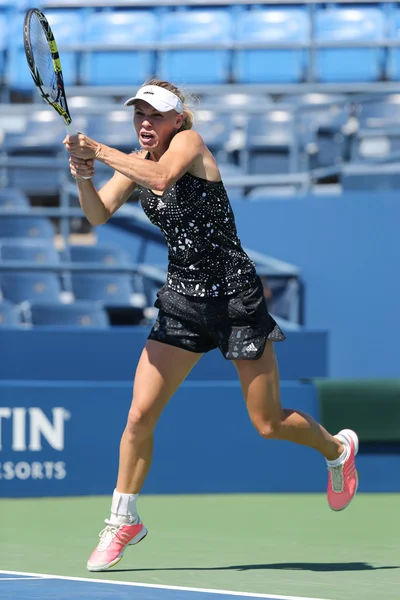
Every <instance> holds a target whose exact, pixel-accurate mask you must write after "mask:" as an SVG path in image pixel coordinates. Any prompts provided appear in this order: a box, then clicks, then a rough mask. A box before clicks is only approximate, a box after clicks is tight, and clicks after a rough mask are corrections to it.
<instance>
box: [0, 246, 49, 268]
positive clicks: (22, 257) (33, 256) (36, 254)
mask: <svg viewBox="0 0 400 600" xmlns="http://www.w3.org/2000/svg"><path fill="white" fill-rule="evenodd" d="M7 260H18V261H28V262H35V263H37V264H46V263H58V262H59V260H60V258H59V254H58V252H57V250H56V249H55V247H54V246H53V244H52V243H51V242H48V243H45V242H44V241H43V240H37V241H36V240H15V241H11V242H5V243H4V242H1V240H0V261H7ZM0 267H1V262H0Z"/></svg>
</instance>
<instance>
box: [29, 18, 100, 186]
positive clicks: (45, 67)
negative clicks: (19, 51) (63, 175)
mask: <svg viewBox="0 0 400 600" xmlns="http://www.w3.org/2000/svg"><path fill="white" fill-rule="evenodd" d="M24 48H25V54H26V59H27V61H28V66H29V70H30V72H31V75H32V79H33V82H34V84H35V85H36V87H37V88H38V90H39V92H40V95H41V96H42V98H43V100H45V102H47V104H50V106H52V107H53V108H54V110H56V111H57V113H58V114H59V115H60V116H61V117H62V119H63V121H64V123H65V128H66V130H67V133H68V134H69V135H76V134H77V133H79V132H78V131H76V129H75V128H74V127H73V126H72V118H71V114H70V112H69V108H68V102H67V95H66V93H65V87H64V79H63V74H62V68H61V60H60V55H59V53H58V48H57V44H56V40H55V39H54V34H53V32H52V30H51V27H50V25H49V22H48V20H47V19H46V17H45V16H44V14H43V13H42V11H40V10H39V9H37V8H31V9H30V10H28V12H27V13H26V15H25V20H24ZM83 179H91V177H83Z"/></svg>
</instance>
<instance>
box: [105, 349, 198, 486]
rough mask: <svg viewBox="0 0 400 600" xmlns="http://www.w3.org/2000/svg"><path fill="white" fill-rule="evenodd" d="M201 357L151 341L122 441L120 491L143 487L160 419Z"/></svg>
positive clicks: (144, 354)
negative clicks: (155, 429)
mask: <svg viewBox="0 0 400 600" xmlns="http://www.w3.org/2000/svg"><path fill="white" fill-rule="evenodd" d="M201 356H202V355H201V354H196V353H194V352H189V351H188V350H183V349H181V348H177V347H175V346H170V345H168V344H162V343H160V342H156V341H153V340H148V341H147V343H146V346H145V348H144V350H143V352H142V356H141V358H140V360H139V363H138V367H137V370H136V375H135V382H134V387H133V399H132V405H131V408H130V410H129V414H128V420H127V424H126V427H125V430H124V433H123V435H122V439H121V444H120V460H119V470H118V480H117V487H116V489H117V491H118V492H120V493H122V494H138V493H139V492H140V490H141V489H142V486H143V483H144V481H145V479H146V476H147V474H148V472H149V469H150V466H151V459H152V452H153V432H154V428H155V426H156V424H157V421H158V419H159V417H160V415H161V413H162V411H163V409H164V407H165V406H166V405H167V403H168V401H169V399H170V398H171V396H173V394H174V393H175V392H176V390H177V389H178V387H179V386H180V384H181V383H182V381H184V379H185V378H186V377H187V375H188V374H189V373H190V371H191V370H192V368H193V367H194V366H195V364H196V363H197V362H198V360H199V359H200V358H201Z"/></svg>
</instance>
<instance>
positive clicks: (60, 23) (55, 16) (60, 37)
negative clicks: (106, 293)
mask: <svg viewBox="0 0 400 600" xmlns="http://www.w3.org/2000/svg"><path fill="white" fill-rule="evenodd" d="M45 12H46V17H47V20H48V21H49V23H50V27H51V28H52V30H53V33H54V37H55V39H56V40H57V45H58V48H59V50H60V57H61V66H62V71H63V78H64V83H65V84H66V85H74V84H76V83H77V80H78V63H77V61H78V53H77V52H73V51H70V50H63V48H62V47H63V44H76V43H79V42H81V41H82V36H83V31H84V25H83V19H82V12H81V11H79V10H65V9H61V10H53V9H46V11H45Z"/></svg>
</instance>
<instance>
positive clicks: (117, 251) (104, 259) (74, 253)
mask: <svg viewBox="0 0 400 600" xmlns="http://www.w3.org/2000/svg"><path fill="white" fill-rule="evenodd" d="M69 252H70V257H71V260H72V261H74V262H75V261H77V262H95V263H102V264H104V265H129V263H130V262H131V261H130V259H129V255H128V254H127V253H126V252H125V251H124V250H122V248H119V247H118V246H100V245H96V246H70V247H69Z"/></svg>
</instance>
